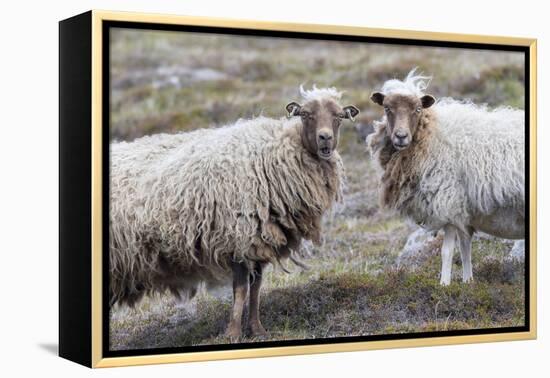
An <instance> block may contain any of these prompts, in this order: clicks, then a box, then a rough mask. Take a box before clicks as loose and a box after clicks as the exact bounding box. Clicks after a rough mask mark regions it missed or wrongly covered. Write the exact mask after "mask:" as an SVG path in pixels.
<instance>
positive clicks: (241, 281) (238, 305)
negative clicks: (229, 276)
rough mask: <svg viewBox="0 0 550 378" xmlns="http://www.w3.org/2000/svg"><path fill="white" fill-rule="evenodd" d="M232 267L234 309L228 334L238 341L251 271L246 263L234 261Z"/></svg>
mask: <svg viewBox="0 0 550 378" xmlns="http://www.w3.org/2000/svg"><path fill="white" fill-rule="evenodd" d="M231 268H232V270H233V310H232V311H231V318H230V320H229V326H228V327H227V331H226V335H227V336H229V337H230V338H231V340H232V341H236V340H238V339H239V338H240V337H241V322H242V318H243V309H244V304H245V302H246V296H247V295H248V285H249V282H248V278H249V272H248V269H247V267H246V266H245V265H244V264H239V263H232V265H231Z"/></svg>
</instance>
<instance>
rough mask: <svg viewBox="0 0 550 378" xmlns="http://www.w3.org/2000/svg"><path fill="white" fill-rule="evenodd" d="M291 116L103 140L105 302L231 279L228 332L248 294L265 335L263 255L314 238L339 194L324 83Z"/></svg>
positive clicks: (336, 114) (338, 118) (331, 97)
mask: <svg viewBox="0 0 550 378" xmlns="http://www.w3.org/2000/svg"><path fill="white" fill-rule="evenodd" d="M301 93H302V97H303V98H304V100H305V101H306V103H305V104H303V105H300V104H298V103H296V102H291V103H290V104H288V105H287V111H288V112H289V115H290V116H294V115H296V116H300V118H293V117H290V119H284V118H283V119H270V118H265V117H259V118H256V119H252V120H247V121H245V120H240V121H238V122H237V123H236V124H233V125H228V126H224V127H221V128H217V129H201V130H196V131H193V132H188V133H181V134H176V135H166V134H161V135H154V136H147V137H143V138H140V139H137V140H135V141H133V142H131V143H126V142H122V143H113V144H112V145H111V172H110V173H111V181H110V183H111V184H110V185H111V187H110V189H111V191H110V196H111V197H110V220H111V222H110V254H109V257H110V259H109V260H110V261H109V262H110V301H111V303H112V304H114V303H117V302H121V303H128V304H130V305H131V304H133V303H134V302H136V301H137V300H139V299H140V298H141V297H142V296H143V295H145V294H149V293H152V292H163V291H165V290H169V291H171V292H172V293H173V294H175V295H177V296H183V297H185V298H188V297H191V296H193V295H194V293H195V291H196V288H197V286H198V285H199V284H201V283H204V284H206V285H207V286H215V285H221V284H225V282H226V280H227V279H228V278H229V277H231V274H232V275H233V296H234V302H233V310H232V313H231V320H230V324H229V326H228V330H227V333H228V335H229V336H231V337H232V338H238V337H239V336H240V334H241V318H242V313H243V306H244V303H245V301H246V297H247V295H248V292H249V291H250V317H249V322H250V328H251V331H252V334H254V335H262V334H265V330H264V329H263V327H262V325H261V323H260V320H259V291H260V285H261V281H262V269H263V267H264V265H265V264H266V263H269V262H271V263H279V262H280V260H281V259H284V258H287V257H288V258H290V259H291V260H292V261H294V262H296V263H297V261H296V260H295V259H294V257H293V256H292V253H293V251H295V250H296V249H297V248H298V247H299V245H300V242H301V239H302V238H305V239H309V240H313V241H315V242H318V241H319V239H320V233H321V229H320V220H321V217H322V215H323V213H324V212H325V211H327V210H329V209H330V208H331V206H332V205H333V203H334V202H335V201H336V200H338V199H339V198H340V196H341V183H342V175H343V168H342V162H341V159H340V156H339V155H338V153H337V152H336V146H337V144H338V132H339V127H340V124H341V122H342V120H343V119H346V118H350V119H351V118H353V116H355V115H356V114H357V113H358V110H357V109H356V108H355V107H354V106H347V107H341V106H340V105H339V104H338V101H339V99H340V96H341V94H340V92H338V91H336V90H335V89H334V88H329V89H318V88H315V87H314V89H313V90H311V91H305V90H303V89H302V88H301Z"/></svg>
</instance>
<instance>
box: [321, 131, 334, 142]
mask: <svg viewBox="0 0 550 378" xmlns="http://www.w3.org/2000/svg"><path fill="white" fill-rule="evenodd" d="M331 139H332V134H330V133H326V132H321V133H319V140H320V141H323V142H328V141H329V140H331Z"/></svg>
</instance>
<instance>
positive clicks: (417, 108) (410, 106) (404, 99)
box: [371, 92, 435, 151]
mask: <svg viewBox="0 0 550 378" xmlns="http://www.w3.org/2000/svg"><path fill="white" fill-rule="evenodd" d="M371 100H372V101H373V102H375V103H376V104H378V105H380V106H383V107H384V112H385V113H386V119H387V121H388V122H387V129H386V131H387V134H388V138H390V140H391V142H392V144H393V147H394V148H395V149H396V150H398V151H401V150H404V149H406V148H407V147H409V145H410V144H411V142H412V140H413V138H414V134H415V132H416V129H417V128H418V122H419V120H420V116H421V115H422V111H423V110H424V109H427V108H429V107H430V106H432V105H433V104H434V102H435V98H434V97H433V96H430V95H424V96H422V97H420V98H418V97H417V96H412V95H403V94H391V95H387V96H386V95H384V94H383V93H380V92H376V93H373V94H372V95H371Z"/></svg>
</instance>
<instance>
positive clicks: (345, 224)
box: [110, 29, 525, 350]
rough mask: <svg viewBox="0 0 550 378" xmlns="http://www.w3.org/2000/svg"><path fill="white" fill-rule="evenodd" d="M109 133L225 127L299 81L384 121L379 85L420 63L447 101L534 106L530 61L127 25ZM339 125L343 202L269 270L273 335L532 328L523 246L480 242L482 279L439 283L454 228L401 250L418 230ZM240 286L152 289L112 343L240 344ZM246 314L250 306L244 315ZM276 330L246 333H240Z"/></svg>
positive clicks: (116, 325) (118, 50) (121, 321)
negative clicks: (377, 99) (515, 253)
mask: <svg viewBox="0 0 550 378" xmlns="http://www.w3.org/2000/svg"><path fill="white" fill-rule="evenodd" d="M111 41H112V47H111V48H112V50H111V65H112V67H111V70H112V71H111V78H112V96H111V122H112V124H111V130H110V131H111V140H113V141H131V140H134V139H135V138H138V137H141V136H144V135H151V134H155V133H160V132H169V133H175V132H180V131H191V130H194V129H196V128H210V127H217V126H220V125H223V124H228V123H232V122H235V121H236V120H237V119H239V118H245V119H248V118H252V117H257V116H260V115H263V116H266V117H272V118H279V117H281V116H284V115H285V110H284V109H285V105H287V103H288V101H289V99H296V100H298V99H299V93H298V92H297V90H296V88H297V86H299V84H301V83H303V84H304V85H305V86H306V87H311V85H312V84H314V83H315V84H316V85H317V86H318V87H330V86H336V87H338V88H339V89H340V90H344V91H345V94H344V96H345V99H346V100H349V101H350V103H353V104H354V105H355V106H357V107H358V108H359V109H360V110H361V114H360V115H359V116H358V118H357V121H358V123H359V125H361V124H368V123H370V122H372V120H373V119H379V118H380V117H381V116H382V112H383V110H382V109H381V108H380V107H378V106H377V105H375V104H373V103H372V102H371V101H370V99H369V97H370V95H371V90H372V89H374V88H379V87H380V86H381V85H382V84H383V82H384V81H386V80H388V79H392V78H402V77H405V76H406V74H407V73H408V72H409V70H410V68H411V67H415V66H418V67H420V69H421V70H422V71H424V72H426V73H430V74H431V75H433V76H434V78H437V80H435V79H434V81H433V82H432V84H431V85H430V94H432V95H434V96H435V97H436V98H439V97H446V96H451V97H454V98H470V99H472V100H473V101H475V102H476V103H486V104H488V106H489V107H497V106H501V105H509V106H513V107H517V108H523V103H524V87H523V80H524V76H523V75H524V69H523V67H524V61H523V56H522V55H521V54H517V53H505V52H494V51H493V52H488V51H475V50H465V49H444V48H425V47H417V46H414V47H406V46H387V45H378V44H370V45H360V44H355V43H338V42H325V41H312V40H287V39H261V38H252V37H238V38H236V37H229V36H221V35H203V34H180V33H172V32H151V31H147V32H144V31H130V30H122V29H119V30H116V31H114V32H113V34H112V36H111ZM358 130H359V131H360V132H362V130H361V128H359V129H356V128H354V127H353V126H352V125H351V124H349V123H347V124H343V125H342V126H341V128H340V140H339V144H338V151H339V153H340V155H341V157H342V160H343V162H344V165H345V168H346V177H347V182H346V187H345V189H344V202H343V203H342V204H341V205H339V206H337V207H336V208H335V210H334V211H333V212H332V214H330V215H329V216H325V217H324V220H323V224H322V228H323V240H322V242H321V244H320V245H319V246H314V245H313V244H311V243H305V244H304V246H303V248H302V252H301V256H300V258H301V260H302V261H303V262H305V263H306V264H307V265H308V266H309V267H310V269H309V270H302V269H300V268H297V267H292V266H291V265H292V264H291V265H289V268H290V269H291V273H290V274H286V273H283V272H281V271H273V269H275V270H279V268H276V267H275V268H268V269H267V270H266V271H265V273H264V274H263V284H262V300H261V306H260V314H261V318H262V324H263V326H264V327H265V328H266V329H268V330H269V332H270V336H269V340H291V339H304V338H325V337H337V336H353V335H375V334H388V333H409V332H423V331H444V330H454V329H474V328H492V327H509V326H520V325H523V324H524V319H525V313H524V271H525V265H524V262H523V261H522V260H521V259H520V260H518V259H512V258H510V256H509V253H510V249H511V247H512V243H511V242H510V241H507V240H503V239H500V240H499V239H492V238H477V239H474V240H473V243H472V265H473V270H474V277H475V281H474V282H473V283H469V284H463V283H462V282H461V280H460V278H461V266H460V257H459V256H458V254H455V259H454V261H453V263H454V264H455V267H454V269H453V280H452V282H451V284H450V285H449V286H445V287H443V286H441V285H440V284H439V273H440V268H441V257H440V254H439V250H440V248H441V244H442V238H441V237H437V238H435V239H434V240H433V242H431V243H429V244H428V245H426V246H425V247H424V248H423V249H422V250H420V251H418V253H417V254H414V255H413V256H408V257H407V258H400V252H401V250H402V248H403V246H404V245H405V242H406V240H407V236H408V235H409V234H410V233H411V232H412V231H414V230H415V228H414V226H412V225H410V224H408V223H407V222H406V221H405V220H404V219H403V218H402V217H400V216H399V215H397V214H395V213H392V212H390V211H387V210H384V209H380V208H379V201H378V181H377V180H378V177H379V176H378V175H377V173H376V169H375V166H374V164H373V162H372V161H371V160H370V158H369V154H368V153H367V152H366V146H365V143H364V138H363V137H359V136H358ZM231 305H232V300H231V288H230V287H227V288H225V289H219V290H217V291H208V292H206V291H200V292H199V293H198V294H197V296H196V297H195V298H194V299H193V300H192V301H190V302H178V301H176V300H175V299H174V298H173V297H172V296H170V295H168V294H166V295H153V296H151V297H145V298H144V299H142V300H141V301H139V302H138V303H137V304H136V306H135V307H134V308H129V307H125V306H120V307H114V308H113V309H112V311H111V314H110V346H111V348H112V349H115V350H121V349H135V348H158V347H172V346H187V345H201V344H216V343H228V342H230V339H229V338H228V337H227V336H226V335H225V334H224V331H225V329H226V328H227V325H228V320H229V319H228V316H227V314H228V313H229V312H230V309H231ZM246 317H248V313H247V311H246V310H245V318H246ZM261 340H265V338H262V337H256V336H252V335H250V334H245V336H244V338H243V339H242V340H241V341H242V342H254V341H261Z"/></svg>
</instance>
